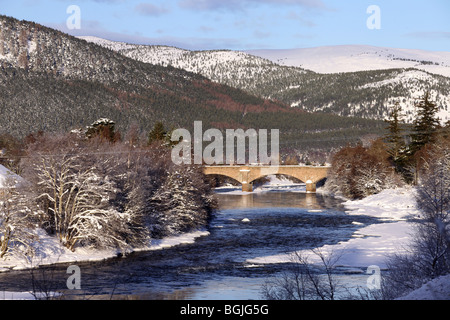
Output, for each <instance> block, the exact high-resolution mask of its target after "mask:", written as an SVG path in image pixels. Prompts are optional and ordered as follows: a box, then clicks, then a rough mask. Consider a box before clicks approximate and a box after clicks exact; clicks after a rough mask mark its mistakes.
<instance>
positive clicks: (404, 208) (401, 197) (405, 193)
mask: <svg viewBox="0 0 450 320" xmlns="http://www.w3.org/2000/svg"><path fill="white" fill-rule="evenodd" d="M344 206H345V208H346V209H347V210H348V213H349V214H350V215H368V216H373V217H378V218H380V219H382V220H385V223H380V224H374V225H370V226H367V227H363V228H361V229H359V230H358V231H357V232H355V233H354V234H353V237H352V239H350V240H348V241H344V242H340V243H339V244H336V245H325V246H323V247H322V248H320V249H321V251H322V252H324V253H327V252H332V251H333V252H334V253H336V254H338V255H342V256H341V258H340V260H339V264H340V265H342V266H344V267H349V268H367V267H368V266H370V265H377V266H379V267H380V268H381V269H383V268H385V267H386V265H385V257H386V255H388V254H390V253H394V252H399V251H402V250H403V248H404V247H405V246H407V245H408V241H409V239H410V232H411V224H410V223H408V222H407V221H406V219H407V218H410V217H414V216H417V214H418V211H417V209H416V208H415V202H414V189H412V188H399V189H390V190H384V191H382V192H381V193H379V194H377V195H373V196H370V197H367V198H365V199H362V200H356V201H350V200H349V201H346V202H345V203H344ZM301 253H302V254H310V252H309V251H305V252H301ZM311 259H314V256H311ZM290 261H291V255H290V254H279V255H274V256H266V257H256V258H254V259H249V260H248V262H249V263H259V264H262V263H284V262H290ZM311 261H314V260H311Z"/></svg>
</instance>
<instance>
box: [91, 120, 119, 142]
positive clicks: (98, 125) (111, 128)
mask: <svg viewBox="0 0 450 320" xmlns="http://www.w3.org/2000/svg"><path fill="white" fill-rule="evenodd" d="M115 126H116V123H115V122H114V121H112V120H110V119H107V118H101V119H98V120H97V121H95V122H94V123H92V124H91V125H90V126H88V127H87V128H86V137H88V138H89V139H90V138H93V137H100V138H101V139H105V140H107V141H110V142H116V141H117V140H119V139H120V134H119V133H118V132H116V129H115Z"/></svg>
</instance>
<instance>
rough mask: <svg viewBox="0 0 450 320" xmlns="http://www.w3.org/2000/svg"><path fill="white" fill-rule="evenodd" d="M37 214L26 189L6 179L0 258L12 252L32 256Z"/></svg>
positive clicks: (1, 205)
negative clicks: (25, 191)
mask: <svg viewBox="0 0 450 320" xmlns="http://www.w3.org/2000/svg"><path fill="white" fill-rule="evenodd" d="M36 215H37V212H36V211H33V210H32V209H31V208H30V206H29V201H28V197H27V196H26V194H25V193H24V189H21V188H18V187H17V186H16V181H14V180H13V179H6V181H5V185H4V186H3V188H2V190H1V192H0V258H6V257H8V256H9V255H12V254H23V255H25V256H28V257H31V255H32V254H33V246H32V244H33V242H34V241H35V240H36V234H35V233H34V232H33V229H34V228H35V225H34V222H36V221H35V220H34V218H35V217H36Z"/></svg>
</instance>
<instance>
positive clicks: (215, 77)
mask: <svg viewBox="0 0 450 320" xmlns="http://www.w3.org/2000/svg"><path fill="white" fill-rule="evenodd" d="M79 38H80V39H84V40H86V41H88V42H93V43H96V44H98V45H100V46H103V47H106V48H109V49H111V50H114V51H117V52H119V53H121V54H123V55H124V56H127V57H129V58H132V59H134V60H138V61H141V62H145V63H151V64H156V65H162V66H172V67H175V68H180V69H184V70H187V71H190V72H194V73H198V74H201V75H203V76H205V77H207V78H208V79H211V80H212V81H216V82H219V83H222V84H227V85H230V86H232V87H237V88H240V89H244V90H247V91H249V92H250V93H253V94H257V95H258V93H259V92H258V90H259V88H257V86H258V85H259V84H261V81H258V80H257V79H259V80H261V78H265V79H266V78H270V79H271V81H277V80H279V79H283V78H286V77H293V78H295V77H299V76H301V75H304V74H305V73H308V72H307V71H305V70H303V69H301V68H292V67H290V68H287V67H285V66H282V65H279V64H277V63H273V62H272V61H270V60H268V59H264V58H261V57H257V56H254V55H251V54H248V53H245V52H241V51H231V50H206V51H189V50H184V49H179V48H175V47H168V46H153V45H132V44H127V43H123V42H115V41H109V40H105V39H101V38H96V37H79Z"/></svg>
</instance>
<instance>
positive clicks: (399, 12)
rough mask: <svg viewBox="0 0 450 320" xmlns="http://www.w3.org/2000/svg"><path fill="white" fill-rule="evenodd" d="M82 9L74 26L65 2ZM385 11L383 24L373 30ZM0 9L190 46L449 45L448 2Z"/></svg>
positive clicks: (253, 1) (323, 0)
mask: <svg viewBox="0 0 450 320" xmlns="http://www.w3.org/2000/svg"><path fill="white" fill-rule="evenodd" d="M70 5H77V6H78V7H79V8H80V13H81V15H80V18H81V19H80V21H81V29H75V30H69V29H68V28H67V25H66V21H67V19H68V18H69V16H70V14H68V13H67V12H66V11H67V8H68V7H69V6H70ZM371 5H376V6H378V8H379V9H380V16H379V17H380V26H381V29H369V28H368V27H367V23H366V22H367V20H368V19H369V18H370V17H371V16H372V14H370V13H367V8H368V7H369V6H371ZM0 13H1V14H4V15H8V16H12V17H15V18H18V19H20V20H22V19H25V20H31V21H35V22H37V23H40V24H43V25H46V26H49V27H53V28H56V29H59V30H62V31H64V32H67V33H69V34H72V35H93V36H98V37H103V38H106V39H110V40H117V41H126V42H130V43H141V44H163V45H173V46H177V47H181V48H186V49H201V50H203V49H233V50H245V49H290V48H306V47H316V46H325V45H346V44H366V45H375V46H384V47H393V48H409V49H424V50H433V51H450V1H449V0H426V1H423V0H408V1H405V0H227V1H223V0H221V1H218V0H166V1H156V0H149V1H145V0H132V1H125V0H80V1H75V0H54V1H49V0H14V1H11V0H0Z"/></svg>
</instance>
